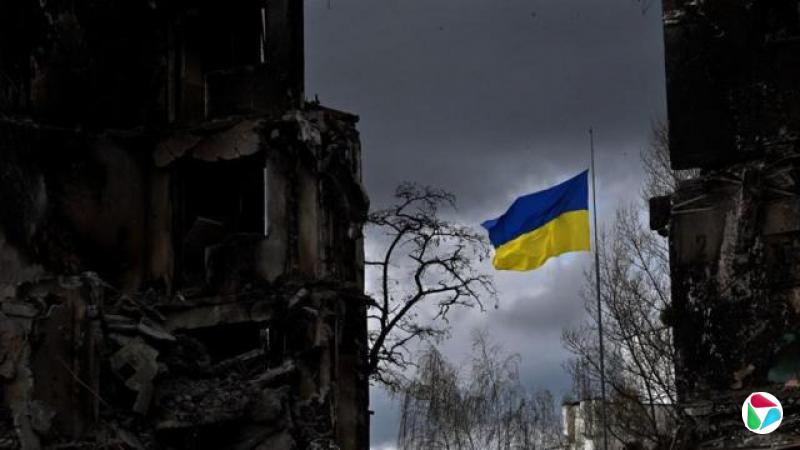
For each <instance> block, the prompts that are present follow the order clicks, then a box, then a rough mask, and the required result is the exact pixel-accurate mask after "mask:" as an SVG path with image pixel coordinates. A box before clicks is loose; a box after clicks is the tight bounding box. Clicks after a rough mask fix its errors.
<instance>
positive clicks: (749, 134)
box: [650, 0, 800, 448]
mask: <svg viewBox="0 0 800 450" xmlns="http://www.w3.org/2000/svg"><path fill="white" fill-rule="evenodd" d="M799 8H800V5H799V4H798V1H797V0H772V1H766V0H747V1H734V2H732V1H725V0H704V1H694V0H692V1H688V0H665V1H664V32H665V50H666V64H667V96H668V100H667V103H668V116H669V136H670V139H669V145H670V159H671V165H672V168H673V169H699V175H698V176H696V177H694V178H693V179H690V180H688V181H686V182H683V183H682V184H681V185H680V186H679V187H678V189H677V191H676V192H675V193H674V194H672V195H671V196H668V197H663V198H654V199H652V200H651V211H650V214H651V216H650V219H651V226H652V228H654V229H656V230H658V231H659V232H660V233H662V234H664V235H668V236H669V243H670V265H671V278H672V307H671V310H670V311H668V312H667V313H666V314H665V316H664V320H665V322H666V323H667V324H668V325H671V326H672V327H673V330H674V343H675V348H676V353H677V355H676V358H677V361H676V364H675V371H676V379H677V388H678V394H679V401H680V403H681V405H680V406H681V407H682V408H683V411H685V413H686V414H687V417H686V425H685V426H684V427H682V429H680V430H679V434H680V435H681V436H682V439H683V441H684V443H685V445H686V446H687V447H692V448H698V447H701V448H706V447H709V448H766V447H769V448H800V404H798V401H800V320H799V319H800V141H799V140H798V139H799V138H800V83H798V80H800V9H799ZM754 391H767V392H770V393H772V394H774V395H775V396H777V398H778V399H780V401H781V402H782V404H783V411H784V415H783V423H782V425H781V426H780V428H778V430H777V431H776V432H774V433H772V434H769V435H757V434H754V433H751V432H750V431H748V430H747V429H746V428H745V427H744V425H743V423H742V416H741V408H742V406H741V405H742V403H743V401H744V400H745V399H746V398H747V396H748V395H749V394H750V393H751V392H754Z"/></svg>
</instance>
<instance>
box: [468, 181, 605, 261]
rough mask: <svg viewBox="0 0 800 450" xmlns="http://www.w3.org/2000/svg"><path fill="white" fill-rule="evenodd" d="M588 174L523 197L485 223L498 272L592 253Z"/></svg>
mask: <svg viewBox="0 0 800 450" xmlns="http://www.w3.org/2000/svg"><path fill="white" fill-rule="evenodd" d="M588 173H589V171H588V170H587V171H584V172H582V173H580V174H579V175H577V176H575V177H574V178H571V179H569V180H567V181H565V182H563V183H561V184H559V185H556V186H553V187H551V188H550V189H545V190H543V191H539V192H534V193H533V194H529V195H525V196H523V197H520V198H518V199H516V200H514V203H513V204H512V205H511V207H510V208H508V211H506V212H505V214H503V215H502V216H500V217H498V218H497V219H494V220H487V221H486V222H484V223H483V224H482V225H483V227H484V228H486V229H487V230H489V240H491V241H492V245H493V246H494V248H495V255H494V267H495V268H496V269H500V270H531V269H536V268H537V267H540V266H541V265H542V264H544V263H545V262H546V261H547V260H548V259H549V258H550V257H551V256H558V255H560V254H562V253H567V252H575V251H586V250H589V184H588Z"/></svg>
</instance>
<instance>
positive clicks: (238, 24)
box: [173, 0, 268, 121]
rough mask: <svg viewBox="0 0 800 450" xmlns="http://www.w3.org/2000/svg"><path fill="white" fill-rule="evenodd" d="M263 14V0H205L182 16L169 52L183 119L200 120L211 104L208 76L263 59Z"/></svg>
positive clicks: (264, 52) (264, 38)
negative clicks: (176, 70) (231, 1)
mask: <svg viewBox="0 0 800 450" xmlns="http://www.w3.org/2000/svg"><path fill="white" fill-rule="evenodd" d="M267 12H268V11H267V7H266V2H265V1H263V0H250V1H245V2H241V3H238V2H237V3H236V5H235V6H231V5H230V4H229V3H225V2H221V1H219V0H205V1H202V2H199V4H198V5H197V6H196V7H194V8H191V9H188V10H186V11H184V13H183V15H181V16H180V20H179V27H178V29H179V30H180V32H179V36H177V37H176V44H175V51H174V52H173V53H174V58H175V60H176V67H178V68H179V77H178V78H179V80H178V82H179V84H180V87H179V88H178V89H177V92H176V99H175V101H176V104H177V105H179V111H180V112H181V118H182V119H183V120H188V121H197V120H200V119H204V118H206V117H208V115H209V112H210V111H209V109H213V108H210V106H209V97H210V96H214V92H213V90H214V89H212V88H210V87H209V81H208V79H209V76H211V77H217V78H218V77H219V76H225V74H227V72H241V69H243V68H248V67H250V68H252V67H254V66H260V65H263V64H264V63H265V62H266V60H267V59H268V57H267V50H268V49H267V26H268V22H267ZM232 76H236V74H233V75H232ZM212 84H213V85H214V86H217V85H218V84H219V83H218V82H217V83H212ZM210 91H212V92H210ZM225 95H230V94H225ZM212 101H213V100H212Z"/></svg>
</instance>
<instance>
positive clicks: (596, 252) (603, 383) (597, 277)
mask: <svg viewBox="0 0 800 450" xmlns="http://www.w3.org/2000/svg"><path fill="white" fill-rule="evenodd" d="M589 149H590V152H591V155H592V214H593V215H594V278H595V293H596V294H597V337H598V341H599V345H600V401H601V402H602V415H603V450H608V417H607V415H606V368H605V348H604V347H603V307H602V303H601V302H600V244H599V241H598V239H597V187H596V186H595V182H594V178H595V177H594V172H595V170H594V131H592V129H591V128H589Z"/></svg>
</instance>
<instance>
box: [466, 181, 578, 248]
mask: <svg viewBox="0 0 800 450" xmlns="http://www.w3.org/2000/svg"><path fill="white" fill-rule="evenodd" d="M588 174H589V171H588V170H584V171H583V172H581V173H580V174H578V175H576V176H574V177H572V178H570V179H569V180H567V181H565V182H563V183H561V184H558V185H556V186H553V187H551V188H548V189H545V190H543V191H539V192H534V193H533V194H528V195H524V196H522V197H519V198H518V199H516V200H514V203H512V204H511V207H510V208H508V211H506V212H505V213H504V214H503V215H502V216H500V217H498V218H496V219H492V220H487V221H486V222H483V223H482V224H481V225H482V226H483V227H484V228H486V229H487V230H488V231H489V240H491V241H492V245H494V246H495V247H499V246H501V245H503V244H505V243H506V242H509V241H513V240H514V239H516V238H518V237H519V236H521V235H523V234H525V233H528V232H531V231H533V230H535V229H537V228H539V227H541V226H542V225H544V224H546V223H547V222H550V221H551V220H553V219H555V218H556V217H558V216H560V215H562V214H564V213H566V212H569V211H578V210H582V209H589V184H588V180H589V177H588Z"/></svg>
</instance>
